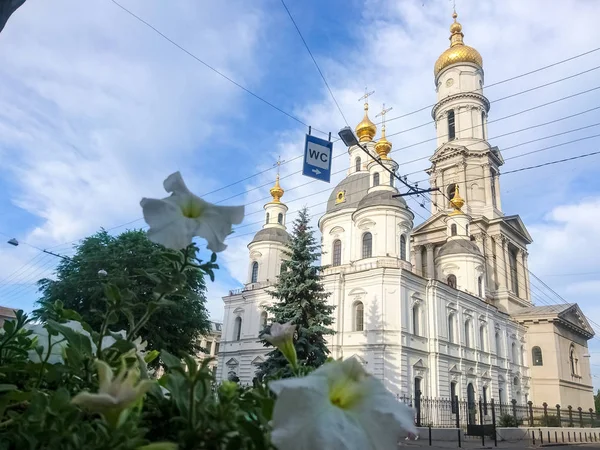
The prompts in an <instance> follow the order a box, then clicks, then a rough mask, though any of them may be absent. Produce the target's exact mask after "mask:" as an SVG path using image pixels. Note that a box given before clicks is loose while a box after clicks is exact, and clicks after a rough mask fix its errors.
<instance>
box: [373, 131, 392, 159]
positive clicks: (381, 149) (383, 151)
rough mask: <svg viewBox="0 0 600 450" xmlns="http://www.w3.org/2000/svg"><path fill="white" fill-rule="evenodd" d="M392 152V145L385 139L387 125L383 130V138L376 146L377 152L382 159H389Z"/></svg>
mask: <svg viewBox="0 0 600 450" xmlns="http://www.w3.org/2000/svg"><path fill="white" fill-rule="evenodd" d="M391 150H392V143H391V142H390V141H388V140H387V139H386V138H385V125H384V126H383V127H382V128H381V138H379V140H378V141H377V143H376V144H375V151H376V152H377V154H378V155H379V157H380V158H381V159H389V158H388V153H389V152H390V151H391Z"/></svg>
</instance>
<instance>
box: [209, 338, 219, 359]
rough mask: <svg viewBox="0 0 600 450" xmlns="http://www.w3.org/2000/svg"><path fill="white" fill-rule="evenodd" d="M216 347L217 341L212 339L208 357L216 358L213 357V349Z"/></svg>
mask: <svg viewBox="0 0 600 450" xmlns="http://www.w3.org/2000/svg"><path fill="white" fill-rule="evenodd" d="M216 347H217V340H216V339H213V340H212V342H211V343H210V353H209V354H210V356H217V355H215V348H216Z"/></svg>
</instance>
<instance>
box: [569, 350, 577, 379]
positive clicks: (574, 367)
mask: <svg viewBox="0 0 600 450" xmlns="http://www.w3.org/2000/svg"><path fill="white" fill-rule="evenodd" d="M569 365H570V366H571V375H577V356H576V354H575V346H574V345H571V349H570V350H569Z"/></svg>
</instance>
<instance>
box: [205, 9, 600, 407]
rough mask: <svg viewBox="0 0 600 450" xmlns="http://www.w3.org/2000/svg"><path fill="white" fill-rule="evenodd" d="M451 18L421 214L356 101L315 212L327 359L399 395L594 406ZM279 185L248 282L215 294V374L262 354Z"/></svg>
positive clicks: (471, 61)
mask: <svg viewBox="0 0 600 450" xmlns="http://www.w3.org/2000/svg"><path fill="white" fill-rule="evenodd" d="M453 17H454V22H453V23H452V25H451V27H450V33H451V35H450V47H449V48H448V49H447V50H446V51H445V52H444V53H442V55H441V56H440V57H439V58H438V60H437V61H436V63H435V66H434V77H435V78H434V79H435V86H436V92H437V103H436V105H435V106H434V107H433V109H432V116H433V119H434V121H435V127H436V133H437V148H436V150H435V151H434V152H433V155H432V156H431V158H430V161H431V166H430V167H429V169H428V170H427V173H428V175H429V178H430V185H431V187H432V188H437V189H438V190H437V191H434V192H432V194H430V195H431V199H430V200H431V216H430V217H429V218H428V219H427V220H425V221H424V222H423V223H421V224H419V225H415V223H414V217H415V216H414V214H413V212H412V211H411V210H410V208H409V207H408V206H407V204H406V202H405V201H404V199H403V198H402V197H397V196H396V194H398V193H399V191H398V188H397V186H396V185H395V184H396V180H395V179H394V177H393V176H391V174H390V172H391V173H395V172H396V171H397V169H398V165H397V163H396V162H395V161H394V160H393V159H392V158H391V156H390V153H391V151H392V143H391V142H389V141H388V140H387V139H386V136H385V124H384V125H383V127H382V130H381V136H380V138H379V139H376V138H375V137H376V134H377V127H376V125H375V124H374V123H373V122H372V121H371V120H370V119H369V116H368V103H365V105H364V109H365V115H364V118H363V120H362V121H361V122H360V123H359V124H358V125H357V127H356V135H357V137H358V139H359V141H360V146H359V145H355V146H352V147H350V148H348V156H349V161H350V168H349V170H348V173H347V176H346V178H344V179H343V180H342V181H341V182H340V183H339V184H338V185H337V186H336V187H335V188H334V189H333V191H332V192H331V193H330V195H329V199H328V202H327V210H326V213H325V214H324V215H323V216H322V217H321V218H320V220H319V229H320V232H321V235H322V251H323V256H322V264H323V265H326V266H329V268H328V269H326V270H325V271H324V273H323V280H324V284H325V287H326V289H327V291H328V292H331V296H330V298H329V301H330V302H331V304H333V305H335V307H336V308H335V310H334V316H335V322H334V326H333V327H334V329H335V331H336V334H335V335H333V336H332V337H331V338H330V339H329V349H330V350H331V354H332V356H333V357H334V358H356V359H358V360H359V361H360V362H361V363H363V364H364V365H365V367H366V369H367V370H368V371H369V372H370V373H371V374H373V375H374V376H376V377H378V378H380V379H381V380H382V381H383V382H384V384H385V386H386V387H387V388H388V389H389V390H390V391H391V392H393V393H395V394H398V395H408V396H411V395H415V394H416V393H417V392H420V393H421V395H424V396H427V397H436V398H449V397H454V396H455V395H457V396H459V398H461V399H467V400H469V401H471V400H475V399H479V398H481V399H482V400H484V401H489V400H490V399H492V398H494V399H495V400H496V401H501V402H503V403H506V402H510V401H511V400H513V399H514V400H516V401H517V402H518V403H519V404H522V403H526V402H527V401H529V400H531V401H533V402H534V403H536V404H541V403H543V402H546V403H548V404H549V405H553V406H554V405H556V404H560V405H562V406H565V407H566V406H567V405H572V406H573V407H578V406H581V407H582V408H584V410H587V408H590V407H593V406H594V405H593V391H592V381H591V373H590V365H589V353H588V349H587V341H588V340H589V339H591V338H592V336H593V333H594V332H593V329H592V328H591V326H590V325H589V323H588V322H587V321H586V319H585V316H584V315H583V313H582V312H581V310H580V309H579V307H578V306H577V305H576V304H570V305H555V306H533V304H532V302H531V288H530V280H529V275H530V272H529V270H528V266H527V257H528V253H527V246H528V245H529V244H530V243H531V242H532V238H531V236H530V235H529V233H528V232H527V229H526V227H525V225H524V224H523V222H522V221H521V219H520V218H519V216H518V215H506V214H505V213H504V212H503V209H502V203H501V196H500V178H499V175H500V167H501V166H502V164H503V159H502V154H501V151H500V149H499V148H498V147H495V146H493V145H492V144H490V143H489V142H488V140H487V137H488V136H487V118H488V113H489V110H490V104H489V101H488V100H487V98H486V97H485V95H484V91H483V85H484V72H483V61H482V57H481V55H480V54H479V52H477V50H475V49H474V48H472V47H469V46H467V45H465V43H464V41H463V37H464V35H463V33H462V26H461V24H460V23H458V22H457V21H456V14H455V15H454V16H453ZM365 101H366V100H365ZM361 147H362V148H361ZM365 149H366V150H367V151H368V152H369V153H370V154H371V155H372V156H373V157H371V156H369V155H367V154H366V153H365ZM374 158H376V159H377V160H378V161H375V160H374ZM283 194H284V191H283V189H282V187H281V186H280V184H279V177H277V181H276V183H275V186H274V187H273V188H272V189H271V195H272V197H273V200H272V201H271V202H269V203H267V204H266V205H265V224H264V226H263V229H262V230H260V231H259V232H258V233H257V234H256V236H255V237H254V239H253V240H252V242H251V243H250V244H249V245H248V249H249V264H248V283H247V284H246V285H245V286H244V288H242V289H239V290H236V291H231V292H230V295H228V296H227V297H224V299H223V300H224V303H225V313H224V320H223V335H222V340H221V347H220V350H221V351H220V353H219V362H218V368H217V377H218V378H219V379H227V378H230V377H233V376H234V375H235V376H237V377H238V378H239V379H240V381H241V382H242V383H251V382H252V379H253V378H254V376H255V372H256V369H257V364H259V363H260V362H262V361H263V360H264V358H265V355H266V353H267V351H266V349H265V348H264V347H263V346H262V344H261V343H260V342H259V340H258V334H259V332H260V331H261V330H262V329H263V327H264V325H265V324H266V323H267V322H268V320H269V317H268V314H267V312H266V310H265V307H266V306H268V305H270V304H272V302H273V299H272V298H271V296H270V295H269V294H268V293H267V292H266V290H268V289H267V288H268V287H269V286H271V285H272V284H274V283H275V282H276V281H277V277H278V274H279V270H280V267H281V262H282V260H283V258H284V254H283V251H284V249H285V245H286V243H287V242H288V240H289V235H288V232H287V229H286V213H287V207H286V206H285V204H284V203H283V202H282V201H281V199H282V196H283Z"/></svg>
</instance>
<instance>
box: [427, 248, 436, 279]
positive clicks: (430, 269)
mask: <svg viewBox="0 0 600 450" xmlns="http://www.w3.org/2000/svg"><path fill="white" fill-rule="evenodd" d="M433 247H434V245H433V244H427V245H426V246H425V248H426V249H427V278H435V265H434V263H433Z"/></svg>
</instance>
